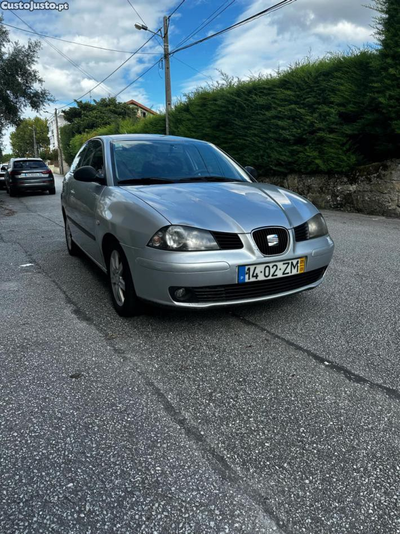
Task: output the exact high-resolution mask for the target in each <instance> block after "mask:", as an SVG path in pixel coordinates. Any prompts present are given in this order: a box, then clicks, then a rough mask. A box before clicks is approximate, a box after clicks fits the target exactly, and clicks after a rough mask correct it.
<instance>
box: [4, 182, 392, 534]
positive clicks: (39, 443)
mask: <svg viewBox="0 0 400 534" xmlns="http://www.w3.org/2000/svg"><path fill="white" fill-rule="evenodd" d="M60 189H61V179H60V177H58V178H57V195H56V196H49V195H47V194H45V195H42V194H38V195H25V196H23V197H20V198H10V197H9V196H8V195H7V194H6V193H5V192H4V191H0V302H1V306H0V366H1V367H0V369H1V373H0V391H1V395H0V495H1V497H0V531H1V532H4V533H9V532H10V533H11V532H13V533H20V532H46V533H48V532H54V533H68V534H71V533H81V532H82V533H89V532H91V533H96V534H97V533H103V532H104V533H105V532H107V533H108V532H117V533H139V532H145V533H152V534H155V533H159V534H161V533H167V534H169V533H214V532H215V533H225V532H237V533H249V534H255V533H288V534H289V533H291V534H292V533H293V534H294V533H296V534H297V533H307V534H314V533H315V534H324V533H337V534H347V533H351V534H354V533H369V534H378V533H382V534H394V533H400V503H399V496H400V476H399V475H400V460H399V458H400V358H399V355H400V313H399V302H400V261H399V259H400V252H399V250H400V221H399V220H389V219H385V218H379V217H368V216H364V215H357V214H346V213H339V212H325V213H324V215H325V216H326V219H327V222H328V226H329V229H330V232H331V235H332V237H333V239H334V241H335V243H336V251H335V256H334V260H333V262H332V264H331V267H330V269H329V271H328V273H327V277H326V280H325V283H324V284H323V285H322V286H321V287H320V288H318V289H316V290H314V291H311V292H306V293H303V294H299V295H295V296H292V297H288V298H285V299H281V300H275V301H269V302H267V303H265V304H258V305H253V306H250V307H241V308H232V309H224V310H218V311H217V310H214V311H206V312H189V311H184V312H183V311H169V310H164V309H154V310H153V311H152V312H151V313H150V314H148V315H145V316H142V317H138V318H134V319H123V318H120V317H119V316H117V314H116V313H115V312H114V310H113V308H112V306H111V301H110V298H109V295H108V287H107V279H106V277H105V275H104V274H103V273H102V272H101V271H99V270H98V269H97V268H96V267H95V266H94V265H93V264H92V263H91V262H90V261H89V260H87V259H85V258H72V257H70V256H69V255H68V253H67V251H66V246H65V243H64V231H63V221H62V216H61V210H60V198H59V193H60Z"/></svg>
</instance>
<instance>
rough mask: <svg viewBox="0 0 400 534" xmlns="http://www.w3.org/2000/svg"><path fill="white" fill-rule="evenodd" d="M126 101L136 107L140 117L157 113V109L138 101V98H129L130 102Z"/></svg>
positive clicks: (143, 117)
mask: <svg viewBox="0 0 400 534" xmlns="http://www.w3.org/2000/svg"><path fill="white" fill-rule="evenodd" d="M126 103H127V104H128V106H131V107H133V108H136V115H137V116H138V117H139V118H142V119H145V118H146V117H147V116H148V115H157V113H156V112H155V111H153V110H152V109H150V108H148V107H146V106H144V105H143V104H141V103H140V102H137V101H136V100H128V102H126Z"/></svg>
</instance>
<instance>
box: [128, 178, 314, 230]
mask: <svg viewBox="0 0 400 534" xmlns="http://www.w3.org/2000/svg"><path fill="white" fill-rule="evenodd" d="M124 189H126V190H128V191H129V192H130V193H131V194H133V195H135V196H136V197H138V198H140V199H141V200H142V201H144V202H146V203H147V204H148V205H150V206H151V207H152V208H153V209H155V210H156V211H157V212H159V213H160V214H161V215H163V217H165V218H166V219H167V220H168V221H169V222H170V223H171V224H181V225H186V226H194V227H197V228H204V229H207V230H213V231H219V232H235V233H249V232H251V231H252V230H254V229H255V228H260V227H262V226H284V227H286V228H290V227H293V226H297V225H299V224H302V223H303V222H304V221H306V220H308V219H309V218H310V217H312V216H313V215H315V213H317V212H318V210H317V209H316V208H315V207H314V206H313V205H312V204H311V203H310V202H309V201H307V200H306V199H304V198H302V197H300V196H299V195H296V194H295V193H292V192H290V191H287V190H285V189H282V188H279V187H276V186H273V185H269V184H261V183H239V182H230V183H185V184H166V185H150V186H124Z"/></svg>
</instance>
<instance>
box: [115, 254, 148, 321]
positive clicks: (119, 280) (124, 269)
mask: <svg viewBox="0 0 400 534" xmlns="http://www.w3.org/2000/svg"><path fill="white" fill-rule="evenodd" d="M108 276H109V280H110V288H111V297H112V301H113V305H114V308H115V310H116V312H117V313H118V315H121V316H122V317H132V316H134V315H140V314H141V313H142V312H143V305H142V303H141V301H140V300H139V299H138V297H137V295H136V292H135V287H134V285H133V280H132V275H131V271H130V268H129V264H128V260H127V259H126V256H125V254H124V251H123V250H122V248H121V247H120V246H119V245H117V244H115V245H113V246H112V247H111V251H110V255H109V262H108Z"/></svg>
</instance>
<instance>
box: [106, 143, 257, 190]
mask: <svg viewBox="0 0 400 534" xmlns="http://www.w3.org/2000/svg"><path fill="white" fill-rule="evenodd" d="M111 146H112V155H113V162H114V172H115V176H116V178H117V180H118V183H119V184H122V183H129V184H133V185H134V184H135V183H137V184H138V185H139V184H140V185H143V184H145V185H146V184H149V185H150V184H154V183H157V184H160V183H161V184H162V183H178V182H231V181H234V182H238V181H240V182H251V179H250V178H249V176H248V175H247V173H246V172H245V171H244V170H243V169H242V168H241V167H240V166H239V165H238V164H237V163H235V162H234V161H233V160H232V159H231V158H229V157H228V156H226V155H225V154H224V153H223V152H222V151H221V150H219V149H218V148H216V147H215V146H213V145H210V144H207V143H203V142H196V141H181V140H179V141H174V140H121V141H114V142H113V143H112V145H111Z"/></svg>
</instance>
